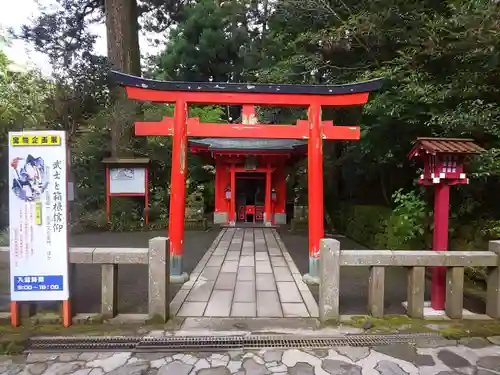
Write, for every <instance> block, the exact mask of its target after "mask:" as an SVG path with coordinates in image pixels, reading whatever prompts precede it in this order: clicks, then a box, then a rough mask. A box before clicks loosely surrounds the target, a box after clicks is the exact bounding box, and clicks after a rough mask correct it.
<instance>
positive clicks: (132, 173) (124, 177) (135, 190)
mask: <svg viewBox="0 0 500 375" xmlns="http://www.w3.org/2000/svg"><path fill="white" fill-rule="evenodd" d="M109 175H110V176H109V177H110V178H109V179H110V181H109V192H110V193H111V194H144V193H145V192H146V168H143V167H141V168H110V171H109Z"/></svg>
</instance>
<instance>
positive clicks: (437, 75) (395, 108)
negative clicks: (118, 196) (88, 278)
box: [0, 0, 500, 249]
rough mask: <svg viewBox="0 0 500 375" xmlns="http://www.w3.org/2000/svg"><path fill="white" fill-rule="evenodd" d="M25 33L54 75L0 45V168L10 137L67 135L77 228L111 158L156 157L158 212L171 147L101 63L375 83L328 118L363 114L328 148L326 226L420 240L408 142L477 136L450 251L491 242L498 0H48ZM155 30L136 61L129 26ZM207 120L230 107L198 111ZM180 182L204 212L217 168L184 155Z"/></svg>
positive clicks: (99, 225) (134, 209) (296, 180)
mask: <svg viewBox="0 0 500 375" xmlns="http://www.w3.org/2000/svg"><path fill="white" fill-rule="evenodd" d="M58 4H59V7H58V8H51V9H50V10H48V11H45V12H42V13H41V14H40V16H39V18H37V19H36V20H34V23H32V24H31V23H30V24H29V25H28V24H27V25H26V26H25V27H24V28H23V30H22V33H20V34H19V35H3V36H1V37H0V38H1V39H2V40H3V42H4V43H6V42H8V40H9V39H11V38H22V39H24V40H25V41H27V42H29V43H30V44H31V45H33V46H34V47H35V48H36V49H37V50H39V51H42V52H44V53H46V54H47V55H48V56H50V59H51V63H52V65H53V67H54V73H53V76H52V77H43V76H41V75H40V73H38V72H36V71H18V70H16V69H13V68H12V64H11V63H10V62H9V61H8V59H7V58H6V56H5V54H3V53H2V52H1V51H0V165H3V166H6V165H7V160H6V156H7V155H6V152H7V138H6V135H7V132H8V131H9V130H18V129H31V128H33V129H35V128H36V129H43V128H50V129H64V130H67V131H68V132H69V134H70V140H71V152H72V167H73V172H74V175H75V181H76V183H77V185H76V186H77V189H76V194H77V201H76V202H75V203H74V207H73V221H74V222H75V223H78V224H79V226H80V227H81V228H84V229H103V228H106V221H105V217H104V211H103V208H104V182H105V181H104V168H103V165H102V163H101V160H102V159H103V157H106V156H110V155H111V156H122V155H136V156H146V157H150V158H151V159H152V178H151V193H152V203H151V204H152V212H151V215H152V221H153V227H154V226H156V227H157V226H165V225H166V224H167V217H168V202H169V201H168V195H169V183H170V182H169V179H170V140H169V139H167V138H156V137H149V138H147V139H139V138H138V137H133V136H132V123H133V121H134V120H138V119H141V118H147V119H159V118H161V117H162V116H164V115H165V114H169V113H170V114H171V112H172V108H171V107H170V106H166V105H165V106H159V105H150V104H134V103H131V102H130V101H127V100H125V99H124V95H123V93H122V91H121V90H120V89H117V88H113V87H110V86H109V82H108V79H107V73H108V71H109V69H110V67H114V68H115V69H117V70H120V71H123V72H126V73H130V74H135V75H141V74H142V75H144V76H146V77H152V78H158V79H167V80H189V81H208V80H213V81H223V82H274V83H314V84H325V83H347V82H354V81H360V80H367V79H370V78H375V77H384V78H385V80H386V81H385V85H384V88H383V90H382V91H381V92H379V93H376V94H374V95H372V96H371V97H370V101H369V103H368V105H366V106H365V107H364V109H363V111H362V112H361V111H360V110H359V109H356V108H354V109H350V110H343V111H331V110H329V111H325V112H324V117H325V118H328V119H333V120H335V122H336V123H337V124H352V123H354V122H357V123H359V125H360V126H361V129H362V130H361V134H362V135H361V140H360V141H357V142H327V143H326V144H325V147H324V149H325V160H324V171H325V178H324V183H325V206H326V212H327V213H328V214H329V216H330V217H331V219H332V220H331V222H332V225H333V226H334V227H335V229H336V230H338V231H341V232H344V233H346V234H347V235H349V236H351V237H353V238H355V239H357V240H358V241H360V242H362V243H363V244H365V245H368V246H370V247H373V248H400V249H411V248H429V246H430V234H431V229H432V227H431V225H432V224H431V222H432V201H433V192H432V190H431V189H429V188H427V189H425V188H421V187H419V186H418V185H417V184H416V180H417V176H419V174H420V172H419V168H421V165H417V164H414V162H411V161H409V160H408V159H407V153H408V151H409V150H410V148H411V144H412V141H413V140H415V138H416V137H418V136H436V137H467V138H468V137H471V138H474V139H475V140H476V141H477V143H478V144H480V145H481V146H483V147H484V148H486V149H488V152H487V153H486V154H483V155H481V156H478V157H476V158H474V159H471V161H470V165H468V167H467V168H468V172H469V175H470V177H471V184H470V185H463V186H456V187H453V189H452V197H451V216H452V219H451V226H450V231H451V239H452V242H451V246H450V247H451V248H456V249H466V248H467V249H475V248H482V247H484V246H485V242H486V241H487V240H488V239H490V238H499V237H500V202H499V200H498V198H497V195H496V194H497V193H498V191H499V188H500V184H499V176H500V159H499V157H498V155H499V153H500V121H499V120H500V107H499V102H500V95H499V90H500V54H499V53H500V17H499V16H500V12H499V10H500V8H499V7H500V5H499V4H497V2H496V1H492V0H469V1H466V0H448V1H431V0H416V1H405V0H372V1H365V2H360V1H352V0H199V1H192V0H141V1H139V0H107V1H104V0H58ZM92 23H104V24H105V25H106V30H107V46H108V53H107V56H99V55H96V54H95V53H94V52H93V48H92V47H93V43H94V42H95V36H94V35H92V34H91V33H90V31H89V25H91V24H92ZM141 30H147V31H154V32H156V33H158V35H162V36H166V38H165V39H166V40H167V42H166V43H163V42H161V40H162V39H161V38H159V39H158V40H157V41H153V42H156V54H153V55H150V56H142V58H141V51H140V48H139V41H138V40H139V38H138V33H139V32H140V31H141ZM192 112H196V113H192V115H197V116H200V117H201V118H202V119H203V120H208V121H212V122H224V121H230V120H232V121H237V120H238V119H237V117H238V108H226V107H196V108H192ZM259 112H260V117H261V120H262V121H264V122H269V123H272V122H288V121H292V122H294V121H295V120H296V119H297V118H299V117H302V116H304V111H301V110H291V109H289V108H259ZM0 171H1V172H0V173H1V176H0V193H1V196H0V226H1V227H6V226H7V213H8V199H7V193H8V192H7V189H6V186H7V183H8V173H9V172H8V170H7V168H3V167H2V168H0ZM189 171H190V174H189V181H188V182H189V186H188V189H189V191H190V192H191V191H193V190H195V189H200V190H202V191H203V192H204V194H205V202H206V205H207V208H208V209H210V208H211V206H212V205H213V169H211V168H209V167H208V166H204V165H202V164H200V162H199V161H198V160H197V159H196V158H195V157H190V159H189ZM305 176H306V174H305V170H304V166H301V167H300V168H295V169H294V170H293V171H290V176H289V180H290V198H293V196H292V194H297V195H301V196H304V195H305V194H306V193H307V192H306V187H307V183H306V179H305V178H306V177H305ZM113 212H114V214H113V221H112V228H113V229H115V230H128V229H138V228H139V227H140V226H141V225H142V224H141V220H140V219H141V217H142V208H141V206H140V205H139V204H137V202H135V201H133V200H124V199H122V200H117V202H114V203H113Z"/></svg>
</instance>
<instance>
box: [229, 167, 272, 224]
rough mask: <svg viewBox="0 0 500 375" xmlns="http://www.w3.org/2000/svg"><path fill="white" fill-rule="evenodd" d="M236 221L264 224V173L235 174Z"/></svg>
mask: <svg viewBox="0 0 500 375" xmlns="http://www.w3.org/2000/svg"><path fill="white" fill-rule="evenodd" d="M235 177H236V191H235V198H236V212H237V213H238V214H237V217H236V221H237V222H238V223H254V224H256V223H259V224H262V223H263V222H264V212H265V202H266V174H265V173H251V172H249V173H246V172H238V173H236V176H235Z"/></svg>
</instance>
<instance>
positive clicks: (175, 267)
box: [111, 71, 383, 282]
mask: <svg viewBox="0 0 500 375" xmlns="http://www.w3.org/2000/svg"><path fill="white" fill-rule="evenodd" d="M111 78H112V79H113V80H114V81H115V82H116V83H117V84H118V85H121V86H123V87H125V89H126V92H127V95H128V98H129V99H135V100H140V101H148V102H156V103H175V110H174V117H173V118H171V117H165V118H163V120H161V121H159V122H137V123H136V125H135V134H136V135H142V136H172V137H173V146H172V173H171V194H170V217H169V236H170V255H171V263H170V264H171V275H172V276H174V277H177V278H179V279H180V280H179V281H182V280H186V279H187V274H184V273H183V269H182V255H183V240H184V213H185V198H186V187H185V186H186V160H187V157H186V153H187V150H188V146H187V137H188V136H189V137H216V138H217V137H219V138H222V137H224V138H226V137H229V138H278V139H302V140H308V152H307V153H308V190H309V192H314V194H309V198H308V199H309V274H308V275H306V276H305V279H306V280H307V281H310V282H318V280H319V250H320V248H319V245H320V240H321V238H323V237H324V213H323V139H330V140H358V139H359V137H360V130H359V127H357V126H335V125H334V124H333V122H332V121H322V120H321V107H322V106H323V107H328V106H332V107H344V106H355V105H363V104H365V103H366V102H367V101H368V96H369V93H370V92H372V91H376V90H378V89H380V88H381V86H382V82H383V80H382V79H375V80H371V81H367V82H361V83H353V84H345V85H289V84H250V83H221V82H209V83H201V82H169V81H156V80H150V79H145V78H141V77H136V76H131V75H127V74H124V73H120V72H116V71H112V72H111ZM190 104H218V105H242V107H243V116H242V117H243V119H244V121H243V123H242V124H213V123H201V122H200V120H199V119H198V118H188V106H189V105H190ZM255 105H268V106H302V107H307V108H308V120H299V121H297V124H296V125H264V124H257V123H256V117H255V110H254V106H255Z"/></svg>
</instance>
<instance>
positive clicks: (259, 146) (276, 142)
mask: <svg viewBox="0 0 500 375" xmlns="http://www.w3.org/2000/svg"><path fill="white" fill-rule="evenodd" d="M189 143H190V144H191V145H197V146H205V147H207V148H208V149H209V150H245V151H257V150H275V151H292V150H295V149H296V148H298V147H301V146H304V145H306V144H307V143H306V142H304V141H300V140H296V139H255V138H203V139H191V140H190V141H189Z"/></svg>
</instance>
